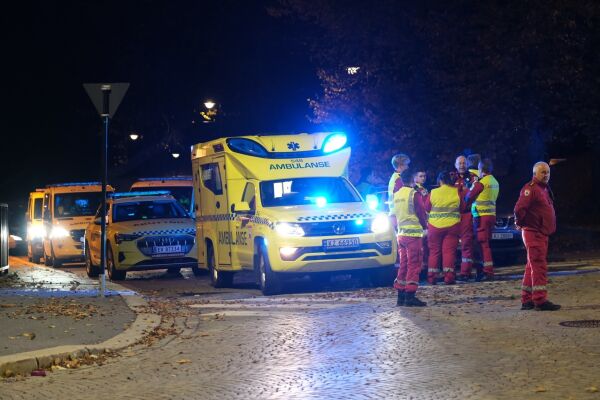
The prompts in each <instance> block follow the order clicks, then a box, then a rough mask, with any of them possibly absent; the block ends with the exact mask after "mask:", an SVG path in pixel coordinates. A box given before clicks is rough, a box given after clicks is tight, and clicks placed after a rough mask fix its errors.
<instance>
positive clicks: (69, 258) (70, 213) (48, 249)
mask: <svg viewBox="0 0 600 400" xmlns="http://www.w3.org/2000/svg"><path fill="white" fill-rule="evenodd" d="M106 190H107V192H113V191H114V190H113V188H112V187H110V186H107V189H106ZM101 202H102V185H101V183H100V182H74V183H59V184H54V185H48V186H46V189H45V190H44V202H43V213H42V218H43V220H44V231H45V235H44V241H43V254H44V262H45V264H46V265H52V266H54V267H60V266H61V265H62V263H63V262H84V253H83V242H84V240H85V239H84V234H85V228H86V227H87V226H88V224H89V223H90V222H91V221H92V219H93V217H94V214H95V213H96V211H97V210H98V207H99V206H100V203H101Z"/></svg>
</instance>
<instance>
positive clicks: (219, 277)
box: [206, 245, 233, 288]
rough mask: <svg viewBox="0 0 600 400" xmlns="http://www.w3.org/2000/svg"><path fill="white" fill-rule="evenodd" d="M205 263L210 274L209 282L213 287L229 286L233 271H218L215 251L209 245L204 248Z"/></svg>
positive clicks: (231, 281)
mask: <svg viewBox="0 0 600 400" xmlns="http://www.w3.org/2000/svg"><path fill="white" fill-rule="evenodd" d="M206 264H207V265H208V273H209V274H210V283H211V284H212V285H213V287H216V288H224V287H231V285H232V284H233V272H228V271H219V270H218V269H217V268H216V265H215V264H216V263H215V251H214V250H213V248H212V246H211V245H208V247H207V250H206Z"/></svg>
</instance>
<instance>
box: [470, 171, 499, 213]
mask: <svg viewBox="0 0 600 400" xmlns="http://www.w3.org/2000/svg"><path fill="white" fill-rule="evenodd" d="M479 183H481V184H482V185H483V192H481V193H479V196H477V200H475V203H474V208H475V212H476V213H477V214H476V215H478V216H482V215H496V200H497V199H498V194H499V193H500V184H499V183H498V181H497V180H496V178H494V177H493V176H492V175H486V176H484V177H483V178H481V179H479Z"/></svg>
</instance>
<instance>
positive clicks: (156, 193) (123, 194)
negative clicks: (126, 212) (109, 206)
mask: <svg viewBox="0 0 600 400" xmlns="http://www.w3.org/2000/svg"><path fill="white" fill-rule="evenodd" d="M169 194H171V192H169V191H168V190H151V191H148V192H119V193H109V195H108V196H109V197H112V198H113V199H122V198H124V197H138V196H165V195H169Z"/></svg>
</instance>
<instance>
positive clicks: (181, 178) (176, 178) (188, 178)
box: [138, 175, 192, 182]
mask: <svg viewBox="0 0 600 400" xmlns="http://www.w3.org/2000/svg"><path fill="white" fill-rule="evenodd" d="M191 180H192V177H191V176H189V175H185V176H169V177H167V178H140V179H138V182H149V181H191Z"/></svg>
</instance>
